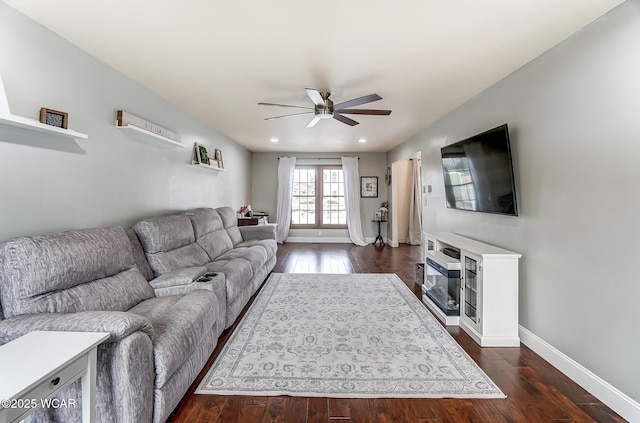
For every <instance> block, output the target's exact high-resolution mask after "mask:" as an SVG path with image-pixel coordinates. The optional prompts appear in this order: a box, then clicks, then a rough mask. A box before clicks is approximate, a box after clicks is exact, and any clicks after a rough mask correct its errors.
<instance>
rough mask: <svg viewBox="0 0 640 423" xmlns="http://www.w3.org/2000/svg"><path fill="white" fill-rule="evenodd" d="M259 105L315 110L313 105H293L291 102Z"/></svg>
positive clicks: (261, 104) (262, 104) (260, 104)
mask: <svg viewBox="0 0 640 423" xmlns="http://www.w3.org/2000/svg"><path fill="white" fill-rule="evenodd" d="M258 106H280V107H293V108H296V109H306V110H313V107H305V106H292V105H290V104H276V103H258Z"/></svg>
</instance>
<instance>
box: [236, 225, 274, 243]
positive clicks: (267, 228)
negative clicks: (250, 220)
mask: <svg viewBox="0 0 640 423" xmlns="http://www.w3.org/2000/svg"><path fill="white" fill-rule="evenodd" d="M238 229H240V233H241V234H242V239H243V240H245V241H249V240H250V239H276V227H275V225H269V224H266V225H252V226H238Z"/></svg>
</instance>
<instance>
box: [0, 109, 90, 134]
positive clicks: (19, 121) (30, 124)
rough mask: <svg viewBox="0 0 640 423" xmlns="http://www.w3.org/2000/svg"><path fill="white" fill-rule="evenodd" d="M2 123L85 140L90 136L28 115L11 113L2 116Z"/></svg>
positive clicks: (0, 121)
mask: <svg viewBox="0 0 640 423" xmlns="http://www.w3.org/2000/svg"><path fill="white" fill-rule="evenodd" d="M0 124H1V125H5V126H13V127H14V128H20V129H24V130H27V131H33V132H40V133H43V134H55V135H58V136H62V137H66V138H74V139H83V140H86V139H87V138H89V136H88V135H87V134H82V133H80V132H76V131H73V130H71V129H63V128H58V127H55V126H51V125H47V124H45V123H42V122H40V121H37V120H35V119H29V118H26V117H22V116H17V115H11V114H9V115H3V116H0Z"/></svg>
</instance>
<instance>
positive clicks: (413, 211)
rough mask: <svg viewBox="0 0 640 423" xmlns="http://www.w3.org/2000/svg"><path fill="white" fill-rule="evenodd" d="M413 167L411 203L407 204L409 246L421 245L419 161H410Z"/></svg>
mask: <svg viewBox="0 0 640 423" xmlns="http://www.w3.org/2000/svg"><path fill="white" fill-rule="evenodd" d="M411 163H412V166H413V187H412V189H411V202H410V203H409V239H408V241H409V244H411V245H421V244H422V214H421V211H422V208H421V207H420V205H421V202H422V171H421V168H422V166H421V161H420V159H418V158H413V159H412V160H411Z"/></svg>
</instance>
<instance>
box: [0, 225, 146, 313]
mask: <svg viewBox="0 0 640 423" xmlns="http://www.w3.org/2000/svg"><path fill="white" fill-rule="evenodd" d="M0 296H1V300H2V307H3V312H4V315H5V317H6V318H9V317H14V316H18V315H21V314H27V313H45V312H48V313H73V312H77V311H97V310H104V311H126V310H128V309H130V308H131V307H133V306H134V305H136V304H138V303H139V302H141V301H143V300H146V299H148V298H151V297H153V296H154V293H153V289H152V288H151V286H150V285H149V283H148V282H147V281H146V280H145V278H144V276H142V274H141V273H140V271H139V270H138V268H137V267H136V264H135V260H134V258H133V252H132V250H131V244H130V243H129V238H128V237H127V235H126V233H125V231H124V229H123V228H120V227H111V228H98V229H85V230H77V231H69V232H63V233H59V234H55V235H47V236H30V237H19V238H15V239H12V240H9V241H6V242H4V243H2V244H0Z"/></svg>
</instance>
